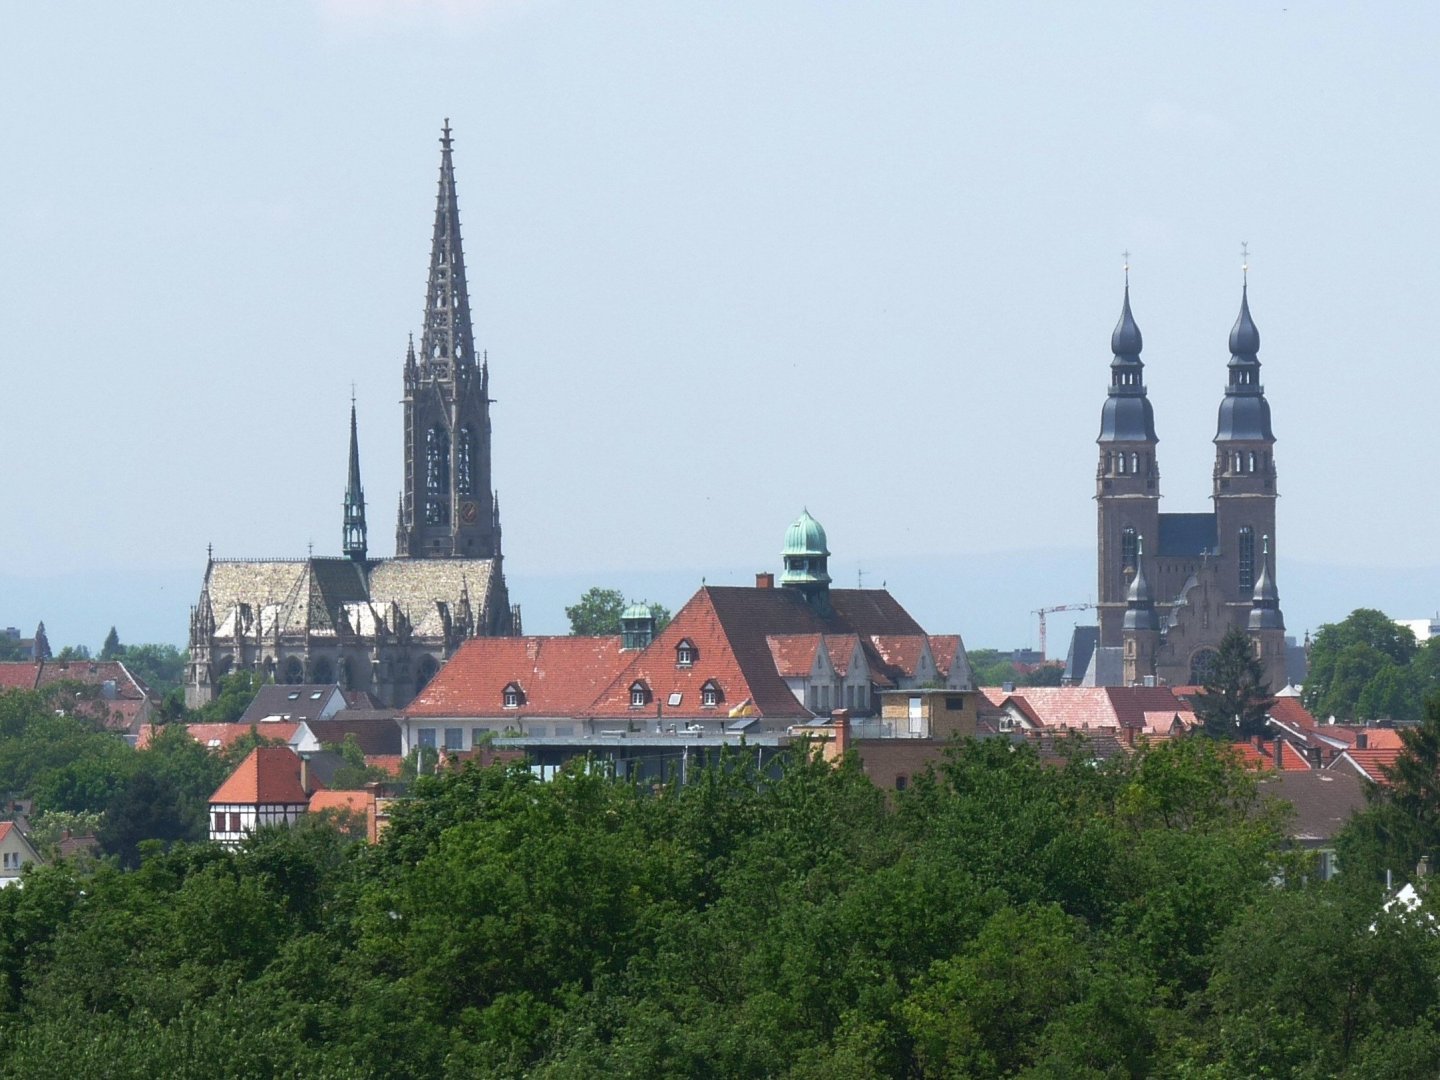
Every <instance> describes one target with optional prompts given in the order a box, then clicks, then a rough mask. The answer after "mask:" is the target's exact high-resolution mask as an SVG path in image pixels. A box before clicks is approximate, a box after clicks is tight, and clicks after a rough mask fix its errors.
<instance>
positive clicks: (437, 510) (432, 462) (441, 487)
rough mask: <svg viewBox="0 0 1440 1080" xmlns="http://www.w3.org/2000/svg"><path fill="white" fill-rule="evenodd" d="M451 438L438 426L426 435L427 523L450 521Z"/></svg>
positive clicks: (438, 523)
mask: <svg viewBox="0 0 1440 1080" xmlns="http://www.w3.org/2000/svg"><path fill="white" fill-rule="evenodd" d="M449 495H450V436H449V435H447V434H446V432H445V429H444V428H443V427H441V426H440V425H439V424H436V425H435V426H434V427H432V428H431V429H430V430H429V431H427V432H426V433H425V523H426V524H427V525H445V524H447V523H448V522H449V520H450V503H449Z"/></svg>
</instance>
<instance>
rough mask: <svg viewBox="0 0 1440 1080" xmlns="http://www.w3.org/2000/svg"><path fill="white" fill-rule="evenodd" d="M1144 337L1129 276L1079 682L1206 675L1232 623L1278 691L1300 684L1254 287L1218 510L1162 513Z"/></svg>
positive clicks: (1219, 470) (1229, 396)
mask: <svg viewBox="0 0 1440 1080" xmlns="http://www.w3.org/2000/svg"><path fill="white" fill-rule="evenodd" d="M1142 345H1143V343H1142V339H1141V334H1140V328H1139V326H1138V325H1137V324H1136V322H1135V317H1134V315H1133V314H1132V312H1131V310H1130V284H1129V281H1128V274H1127V281H1126V284H1125V297H1124V301H1123V303H1122V305H1121V310H1120V321H1119V322H1118V323H1117V324H1116V327H1115V331H1114V333H1113V334H1111V337H1110V347H1111V352H1112V353H1113V356H1114V358H1113V359H1112V360H1111V363H1110V387H1109V391H1108V394H1107V396H1106V400H1105V404H1104V407H1103V408H1102V409H1101V413H1100V435H1099V438H1098V439H1097V440H1096V442H1097V444H1098V445H1099V448H1100V453H1099V464H1098V466H1097V468H1096V474H1095V500H1096V504H1097V507H1098V514H1097V522H1098V537H1097V541H1098V542H1097V554H1098V588H1099V602H1098V604H1097V605H1096V606H1097V608H1098V611H1099V623H1100V625H1099V627H1098V629H1097V628H1091V629H1090V630H1089V631H1088V633H1089V635H1090V643H1089V644H1088V646H1087V645H1086V644H1084V643H1082V631H1084V630H1085V628H1077V631H1076V639H1075V640H1076V644H1075V645H1073V646H1072V657H1071V668H1072V670H1071V671H1070V673H1069V674H1070V678H1071V680H1072V681H1073V682H1085V683H1089V684H1090V685H1108V684H1115V683H1124V684H1133V683H1141V682H1146V681H1150V680H1153V681H1156V682H1161V683H1168V684H1172V685H1181V684H1193V683H1198V682H1201V681H1203V679H1204V676H1205V673H1206V671H1207V669H1208V666H1209V664H1210V663H1211V661H1212V660H1213V657H1214V652H1215V649H1216V647H1217V646H1218V644H1219V642H1220V639H1221V638H1222V637H1224V635H1225V632H1226V630H1228V629H1230V628H1231V627H1239V628H1240V629H1242V630H1244V631H1246V633H1247V634H1248V635H1249V636H1250V638H1251V640H1252V641H1253V642H1254V644H1255V649H1256V653H1257V655H1258V656H1259V657H1260V658H1261V660H1262V662H1263V664H1264V666H1265V673H1266V678H1267V679H1268V680H1269V683H1270V686H1271V688H1272V689H1276V690H1278V689H1280V688H1281V687H1282V686H1284V685H1285V681H1286V680H1285V621H1284V616H1283V615H1282V614H1281V611H1280V598H1279V593H1278V591H1277V590H1276V588H1275V571H1274V566H1273V563H1272V562H1271V557H1272V555H1273V554H1274V553H1275V551H1276V550H1277V548H1276V545H1275V500H1276V497H1277V492H1276V490H1275V462H1274V455H1273V447H1274V444H1275V436H1274V434H1273V432H1272V431H1271V428H1270V405H1269V402H1267V401H1266V399H1265V392H1264V388H1263V387H1262V386H1261V384H1260V360H1259V356H1258V353H1259V350H1260V334H1259V331H1258V330H1256V328H1255V322H1254V320H1253V319H1252V318H1251V315H1250V300H1249V288H1248V283H1246V285H1245V286H1244V287H1242V290H1241V294H1240V314H1239V316H1238V317H1237V319H1236V320H1235V325H1234V327H1233V328H1232V329H1231V331H1230V340H1229V346H1230V349H1229V351H1230V361H1229V365H1228V368H1227V370H1228V376H1229V377H1228V380H1227V384H1226V387H1225V395H1224V397H1223V398H1222V399H1221V402H1220V411H1219V419H1218V424H1217V428H1216V433H1215V467H1214V472H1213V478H1212V479H1213V488H1212V493H1211V499H1212V502H1213V506H1214V509H1213V511H1212V512H1211V513H1202V514H1192V513H1183V514H1172V513H1161V512H1160V469H1159V463H1158V457H1157V453H1156V448H1157V445H1158V443H1159V441H1160V440H1159V438H1158V437H1157V436H1156V434H1155V417H1154V411H1153V409H1152V407H1151V404H1150V400H1149V397H1148V395H1147V392H1146V388H1145V381H1144V364H1143V363H1142V361H1141V359H1140V353H1141V349H1142ZM1147 553H1148V557H1147ZM1142 560H1143V566H1142ZM1077 649H1078V650H1079V651H1078V653H1077Z"/></svg>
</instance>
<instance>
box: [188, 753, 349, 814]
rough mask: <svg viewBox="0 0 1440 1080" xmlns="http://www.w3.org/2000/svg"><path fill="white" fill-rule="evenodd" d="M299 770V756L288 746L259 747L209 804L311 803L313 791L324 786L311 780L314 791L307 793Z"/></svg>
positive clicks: (272, 804)
mask: <svg viewBox="0 0 1440 1080" xmlns="http://www.w3.org/2000/svg"><path fill="white" fill-rule="evenodd" d="M300 767H301V761H300V755H299V754H297V753H295V751H293V750H291V749H290V748H289V747H288V746H257V747H256V748H255V749H254V750H251V751H250V753H249V755H248V756H247V757H246V758H245V760H244V761H242V762H241V763H240V764H239V765H237V766H235V771H234V772H232V773H231V774H230V775H229V776H228V777H226V779H225V782H224V783H223V784H221V785H220V786H219V787H218V788H216V789H215V794H213V795H211V796H210V802H211V803H212V804H219V803H228V804H234V805H240V806H293V805H297V804H308V803H309V802H310V796H311V794H312V793H313V791H314V790H315V789H317V788H320V787H323V786H324V785H323V784H321V783H320V782H319V781H318V780H316V779H314V778H311V780H310V786H311V791H306V790H305V788H304V787H303V786H302V785H301V783H300Z"/></svg>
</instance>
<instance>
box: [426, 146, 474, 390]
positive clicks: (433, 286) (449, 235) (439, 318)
mask: <svg viewBox="0 0 1440 1080" xmlns="http://www.w3.org/2000/svg"><path fill="white" fill-rule="evenodd" d="M440 146H441V152H440V190H439V192H438V193H437V195H436V197H435V233H434V237H433V239H432V240H431V245H430V281H429V284H428V285H427V286H426V289H425V326H424V329H423V330H422V331H421V337H420V373H421V376H422V377H423V378H432V379H439V380H450V379H453V378H455V377H457V376H462V375H464V374H466V373H468V372H469V371H472V370H474V367H475V339H474V333H473V331H472V330H471V326H470V294H469V290H468V289H467V287H466V284H465V254H464V252H463V250H462V249H461V245H460V209H459V205H458V203H457V201H456V198H455V165H454V161H453V159H452V157H451V138H450V121H449V120H448V119H447V120H446V121H445V127H444V129H443V132H442V134H441V136H440Z"/></svg>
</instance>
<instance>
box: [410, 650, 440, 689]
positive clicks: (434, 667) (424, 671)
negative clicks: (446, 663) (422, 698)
mask: <svg viewBox="0 0 1440 1080" xmlns="http://www.w3.org/2000/svg"><path fill="white" fill-rule="evenodd" d="M439 670H440V665H439V664H438V663H436V661H435V658H434V657H433V656H427V657H425V659H424V660H421V661H420V668H419V670H418V671H417V672H416V673H415V693H417V694H418V693H420V691H421V690H424V689H425V684H426V683H428V682H429V681H430V680H431V679H433V678H434V677H435V673H436V672H437V671H439Z"/></svg>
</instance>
